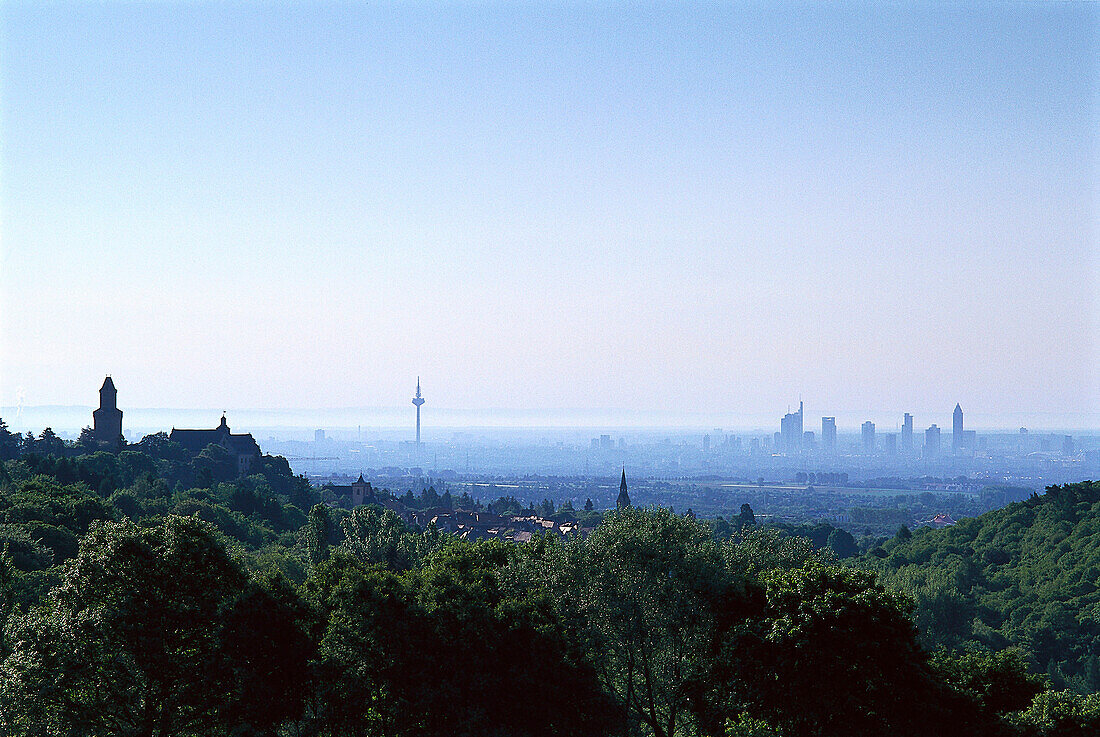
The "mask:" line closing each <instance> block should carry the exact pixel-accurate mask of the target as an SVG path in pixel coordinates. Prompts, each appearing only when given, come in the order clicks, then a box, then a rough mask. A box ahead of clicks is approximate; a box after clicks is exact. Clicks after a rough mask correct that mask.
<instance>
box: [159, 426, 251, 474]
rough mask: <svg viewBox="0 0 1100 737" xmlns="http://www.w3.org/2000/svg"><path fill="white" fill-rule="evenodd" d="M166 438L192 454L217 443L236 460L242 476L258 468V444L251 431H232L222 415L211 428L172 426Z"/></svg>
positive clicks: (238, 471) (238, 470)
mask: <svg viewBox="0 0 1100 737" xmlns="http://www.w3.org/2000/svg"><path fill="white" fill-rule="evenodd" d="M168 439H169V440H171V441H172V442H174V443H179V444H180V445H181V446H183V448H184V449H185V450H187V451H188V452H189V453H192V454H198V453H201V452H202V451H203V450H204V449H205V448H206V446H208V445H217V446H220V447H222V448H225V449H226V450H227V451H229V454H230V455H231V456H233V457H234V458H235V460H236V465H237V473H238V474H240V475H241V476H244V475H246V474H248V473H250V472H251V471H253V470H259V465H260V446H259V444H258V443H257V442H256V439H255V438H253V437H252V433H247V432H245V433H233V432H230V431H229V425H227V424H226V422H225V415H224V414H223V415H222V421H221V424H219V425H218V426H217V427H216V428H214V429H213V430H177V429H176V428H172V432H171V434H169V435H168Z"/></svg>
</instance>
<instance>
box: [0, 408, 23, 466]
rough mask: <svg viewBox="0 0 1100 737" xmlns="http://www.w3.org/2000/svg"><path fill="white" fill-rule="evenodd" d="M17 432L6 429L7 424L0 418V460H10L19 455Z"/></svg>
mask: <svg viewBox="0 0 1100 737" xmlns="http://www.w3.org/2000/svg"><path fill="white" fill-rule="evenodd" d="M19 445H20V437H19V433H13V432H12V431H11V430H9V429H8V424H7V423H6V422H4V420H3V419H2V418H0V461H10V460H12V459H13V458H18V457H19Z"/></svg>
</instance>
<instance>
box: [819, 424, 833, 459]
mask: <svg viewBox="0 0 1100 737" xmlns="http://www.w3.org/2000/svg"><path fill="white" fill-rule="evenodd" d="M821 449H822V450H823V451H825V452H826V453H835V452H836V418H835V417H822V418H821Z"/></svg>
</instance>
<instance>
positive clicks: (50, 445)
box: [34, 427, 65, 456]
mask: <svg viewBox="0 0 1100 737" xmlns="http://www.w3.org/2000/svg"><path fill="white" fill-rule="evenodd" d="M34 450H35V452H36V453H40V454H42V455H50V456H60V455H64V454H65V441H64V440H62V439H61V438H59V437H57V433H55V432H54V431H53V429H52V428H49V427H47V428H46V429H45V430H43V431H42V434H41V435H40V436H39V437H38V442H37V443H35V445H34Z"/></svg>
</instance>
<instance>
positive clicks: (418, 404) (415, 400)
mask: <svg viewBox="0 0 1100 737" xmlns="http://www.w3.org/2000/svg"><path fill="white" fill-rule="evenodd" d="M413 404H414V405H416V454H417V457H419V456H420V407H421V406H422V405H423V404H424V397H422V396H420V377H419V376H417V377H416V396H415V397H413Z"/></svg>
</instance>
